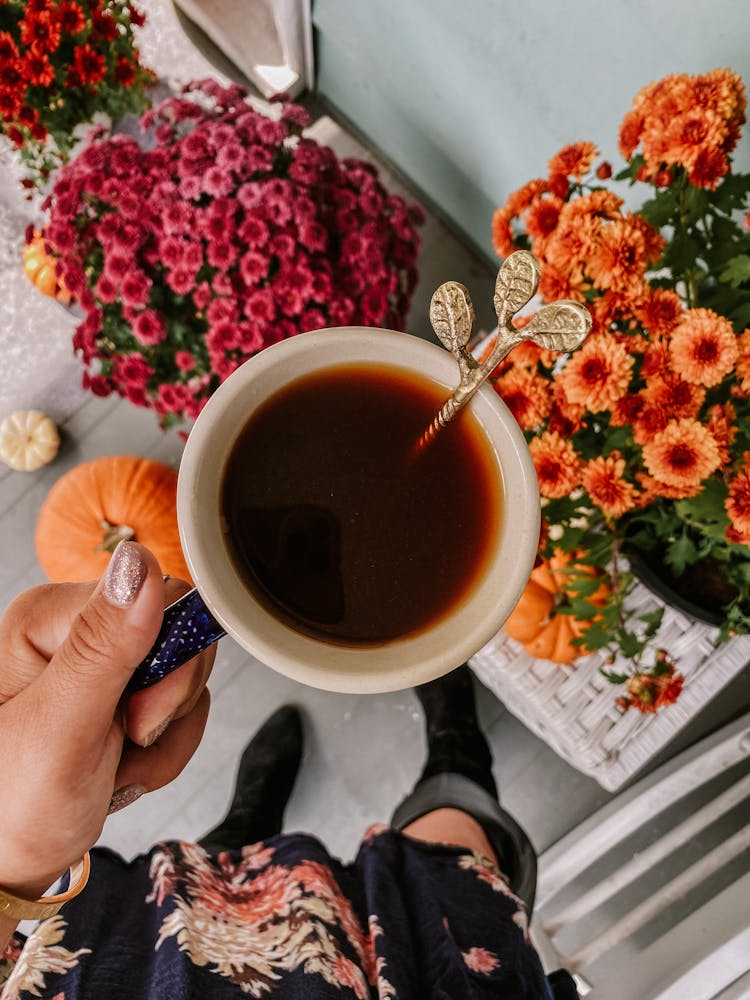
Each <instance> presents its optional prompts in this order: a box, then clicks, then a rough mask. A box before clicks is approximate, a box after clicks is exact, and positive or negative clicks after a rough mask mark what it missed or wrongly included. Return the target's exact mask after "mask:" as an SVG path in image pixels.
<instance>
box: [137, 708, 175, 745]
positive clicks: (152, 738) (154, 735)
mask: <svg viewBox="0 0 750 1000" xmlns="http://www.w3.org/2000/svg"><path fill="white" fill-rule="evenodd" d="M173 718H174V712H172V713H171V714H170V715H168V716H167V717H166V719H165V720H164V722H162V723H160V724H159V725H158V726H157V727H156V729H154V730H152V731H151V732H150V733H149V734H148V736H147V737H146V739H145V740H144V741H143V745H144V747H150V746H151V745H152V744H153V743H156V741H157V740H158V739H159V737H160V736H161V735H162V733H164V731H165V730H166V728H167V726H168V725H169V723H170V722H171V721H172V719H173Z"/></svg>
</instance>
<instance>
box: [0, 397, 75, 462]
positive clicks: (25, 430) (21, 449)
mask: <svg viewBox="0 0 750 1000" xmlns="http://www.w3.org/2000/svg"><path fill="white" fill-rule="evenodd" d="M59 447H60V435H59V434H58V432H57V427H55V424H54V423H53V421H52V420H50V418H49V417H47V416H45V415H44V414H43V413H42V412H41V410H16V412H15V413H11V414H9V415H8V416H7V417H6V418H5V419H4V420H3V421H2V423H0V461H2V462H5V464H6V465H9V466H10V467H11V469H16V470H18V471H19V472H33V471H34V469H39V468H41V466H43V465H46V464H47V462H51V461H52V459H53V458H54V457H55V455H56V454H57V451H58V448H59Z"/></svg>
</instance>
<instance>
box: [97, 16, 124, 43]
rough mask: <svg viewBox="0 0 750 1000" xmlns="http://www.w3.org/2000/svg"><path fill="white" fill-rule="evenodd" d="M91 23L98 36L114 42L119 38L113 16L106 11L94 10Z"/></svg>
mask: <svg viewBox="0 0 750 1000" xmlns="http://www.w3.org/2000/svg"><path fill="white" fill-rule="evenodd" d="M91 23H92V26H93V30H94V31H95V32H96V34H97V35H100V36H101V37H102V38H106V39H107V40H108V41H112V40H113V39H114V38H117V36H118V34H119V32H118V30H117V23H116V22H115V20H114V18H113V17H112V15H111V14H109V13H108V12H107V11H104V10H94V11H92V12H91Z"/></svg>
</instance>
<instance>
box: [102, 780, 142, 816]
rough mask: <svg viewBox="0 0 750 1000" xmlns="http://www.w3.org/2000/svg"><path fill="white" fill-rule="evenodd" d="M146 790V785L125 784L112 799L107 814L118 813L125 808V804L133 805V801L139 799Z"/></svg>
mask: <svg viewBox="0 0 750 1000" xmlns="http://www.w3.org/2000/svg"><path fill="white" fill-rule="evenodd" d="M145 791H146V788H145V786H144V785H125V786H124V787H123V788H118V789H117V791H116V792H115V793H114V795H113V796H112V798H111V800H110V803H109V809H107V815H111V814H112V813H116V812H118V811H119V810H120V809H124V808H125V806H129V805H131V803H133V802H135V800H136V799H139V798H140V797H141V795H143V793H144V792H145Z"/></svg>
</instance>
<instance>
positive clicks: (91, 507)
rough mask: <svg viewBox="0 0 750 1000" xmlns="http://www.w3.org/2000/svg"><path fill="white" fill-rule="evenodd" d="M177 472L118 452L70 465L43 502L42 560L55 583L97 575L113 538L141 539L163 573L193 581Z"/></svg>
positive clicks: (38, 545) (39, 546)
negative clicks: (181, 527) (183, 541)
mask: <svg viewBox="0 0 750 1000" xmlns="http://www.w3.org/2000/svg"><path fill="white" fill-rule="evenodd" d="M176 491H177V473H176V472H175V471H174V469H170V467H169V466H168V465H165V464H164V463H163V462H155V461H152V460H151V459H146V458H132V457H130V456H125V455H116V456H112V457H110V458H96V459H94V460H93V461H91V462H83V463H82V464H81V465H77V466H75V468H73V469H71V470H70V472H67V473H66V474H65V475H64V476H62V478H61V479H59V480H58V481H57V482H56V483H55V485H54V486H53V487H52V489H51V490H50V492H49V494H48V495H47V498H46V499H45V501H44V503H43V504H42V509H41V510H40V512H39V519H38V521H37V525H36V551H37V557H38V559H39V563H40V565H41V567H42V569H43V570H44V572H45V573H46V574H47V576H48V577H49V579H50V580H51V581H52V582H53V583H58V582H62V581H70V582H79V581H82V580H93V579H96V578H97V577H99V576H101V575H102V573H103V572H104V570H105V569H106V568H107V563H108V562H109V558H110V555H111V553H112V552H114V550H115V548H116V546H117V543H118V542H119V541H121V540H122V539H132V540H134V541H136V542H142V543H143V544H144V545H145V546H147V547H148V548H149V549H151V551H152V552H153V553H154V555H155V556H156V558H157V559H158V560H159V565H160V566H161V568H162V571H163V572H164V573H169V575H170V576H174V577H178V578H179V579H181V580H188V581H189V580H190V575H189V573H188V568H187V565H186V563H185V559H184V557H183V555H182V548H181V547H180V538H179V534H178V531H177V512H176V508H175V498H176Z"/></svg>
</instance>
